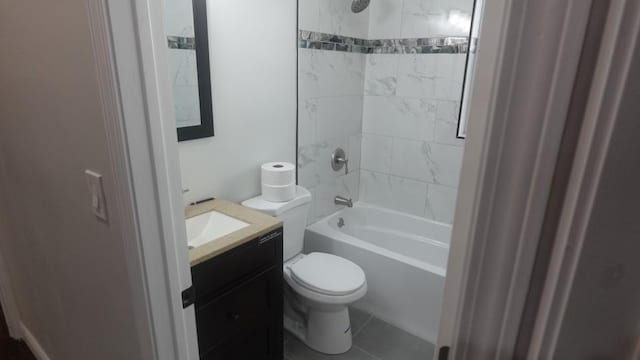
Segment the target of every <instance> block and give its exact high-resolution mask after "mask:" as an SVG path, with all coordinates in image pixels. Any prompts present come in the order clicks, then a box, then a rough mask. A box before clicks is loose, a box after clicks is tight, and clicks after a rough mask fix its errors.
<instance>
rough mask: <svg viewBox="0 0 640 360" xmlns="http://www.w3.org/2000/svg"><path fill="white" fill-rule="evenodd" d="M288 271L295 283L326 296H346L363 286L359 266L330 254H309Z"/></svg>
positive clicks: (362, 277)
mask: <svg viewBox="0 0 640 360" xmlns="http://www.w3.org/2000/svg"><path fill="white" fill-rule="evenodd" d="M289 269H290V270H291V275H292V276H291V277H292V278H293V279H294V280H295V281H296V282H297V283H299V284H300V285H303V286H304V287H306V288H308V289H311V290H313V291H316V292H319V293H322V294H326V295H347V294H350V293H353V292H355V291H356V290H358V289H360V288H361V287H362V286H363V285H364V284H365V275H364V271H362V269H361V268H360V266H358V265H356V264H354V263H352V262H351V261H349V260H347V259H344V258H341V257H339V256H335V255H331V254H325V253H319V252H314V253H311V254H309V255H307V256H305V257H303V258H302V259H300V260H298V261H296V263H295V264H292V265H291V266H290V267H289Z"/></svg>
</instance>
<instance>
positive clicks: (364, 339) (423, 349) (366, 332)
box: [284, 308, 434, 360]
mask: <svg viewBox="0 0 640 360" xmlns="http://www.w3.org/2000/svg"><path fill="white" fill-rule="evenodd" d="M349 312H350V316H351V330H352V333H353V347H351V350H349V351H348V352H346V353H345V354H341V355H324V354H320V353H318V352H316V351H314V350H311V349H309V348H308V347H307V346H306V345H304V344H303V343H302V342H301V341H299V340H298V339H297V338H295V337H294V336H293V335H291V334H289V333H286V332H285V344H284V358H285V360H325V359H327V360H329V359H331V360H432V359H433V350H434V346H433V344H431V343H429V342H427V341H425V340H422V339H420V338H418V337H415V336H413V335H411V334H409V333H407V332H405V331H403V330H400V329H398V328H397V327H395V326H393V325H390V324H388V323H386V322H384V321H382V320H380V319H377V318H375V317H373V316H371V315H369V314H367V313H365V312H362V311H360V310H357V309H353V308H351V309H350V310H349Z"/></svg>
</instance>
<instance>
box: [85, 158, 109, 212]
mask: <svg viewBox="0 0 640 360" xmlns="http://www.w3.org/2000/svg"><path fill="white" fill-rule="evenodd" d="M84 174H85V177H86V178H87V186H88V187H89V196H90V205H91V210H92V211H93V214H94V215H95V216H96V217H98V218H100V219H102V220H104V221H108V220H109V218H108V216H107V202H106V200H105V198H104V188H103V186H102V175H101V174H99V173H97V172H95V171H92V170H85V171H84Z"/></svg>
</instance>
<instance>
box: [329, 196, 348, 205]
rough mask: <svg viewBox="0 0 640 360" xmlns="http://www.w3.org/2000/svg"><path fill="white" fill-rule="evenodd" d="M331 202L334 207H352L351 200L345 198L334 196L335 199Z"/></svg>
mask: <svg viewBox="0 0 640 360" xmlns="http://www.w3.org/2000/svg"><path fill="white" fill-rule="evenodd" d="M333 202H334V203H335V204H336V205H342V206H346V207H353V200H351V199H347V198H345V197H342V196H336V198H335V199H334V200H333Z"/></svg>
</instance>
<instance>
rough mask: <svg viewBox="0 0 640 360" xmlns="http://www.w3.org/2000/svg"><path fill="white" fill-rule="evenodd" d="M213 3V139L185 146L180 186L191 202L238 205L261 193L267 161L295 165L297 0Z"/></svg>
mask: <svg viewBox="0 0 640 360" xmlns="http://www.w3.org/2000/svg"><path fill="white" fill-rule="evenodd" d="M168 1H170V0H168ZM208 6H209V13H208V21H209V39H210V51H211V72H212V74H211V77H212V79H211V81H212V93H213V123H214V129H215V136H214V137H212V138H206V139H199V140H193V141H183V142H180V144H179V150H180V165H181V170H182V185H183V187H184V188H188V189H190V191H189V192H188V193H187V194H186V195H185V199H186V201H195V200H199V199H203V198H206V197H210V196H215V197H220V198H224V199H229V200H232V201H241V200H244V199H247V198H250V197H252V196H255V195H258V194H259V193H260V171H259V167H260V165H261V164H262V163H264V162H268V161H276V160H280V161H289V162H294V161H295V154H296V144H295V142H296V100H295V99H296V72H295V68H296V46H295V44H296V43H295V41H296V40H295V36H296V16H297V15H296V1H295V0H246V1H227V0H210V1H209V2H208Z"/></svg>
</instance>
